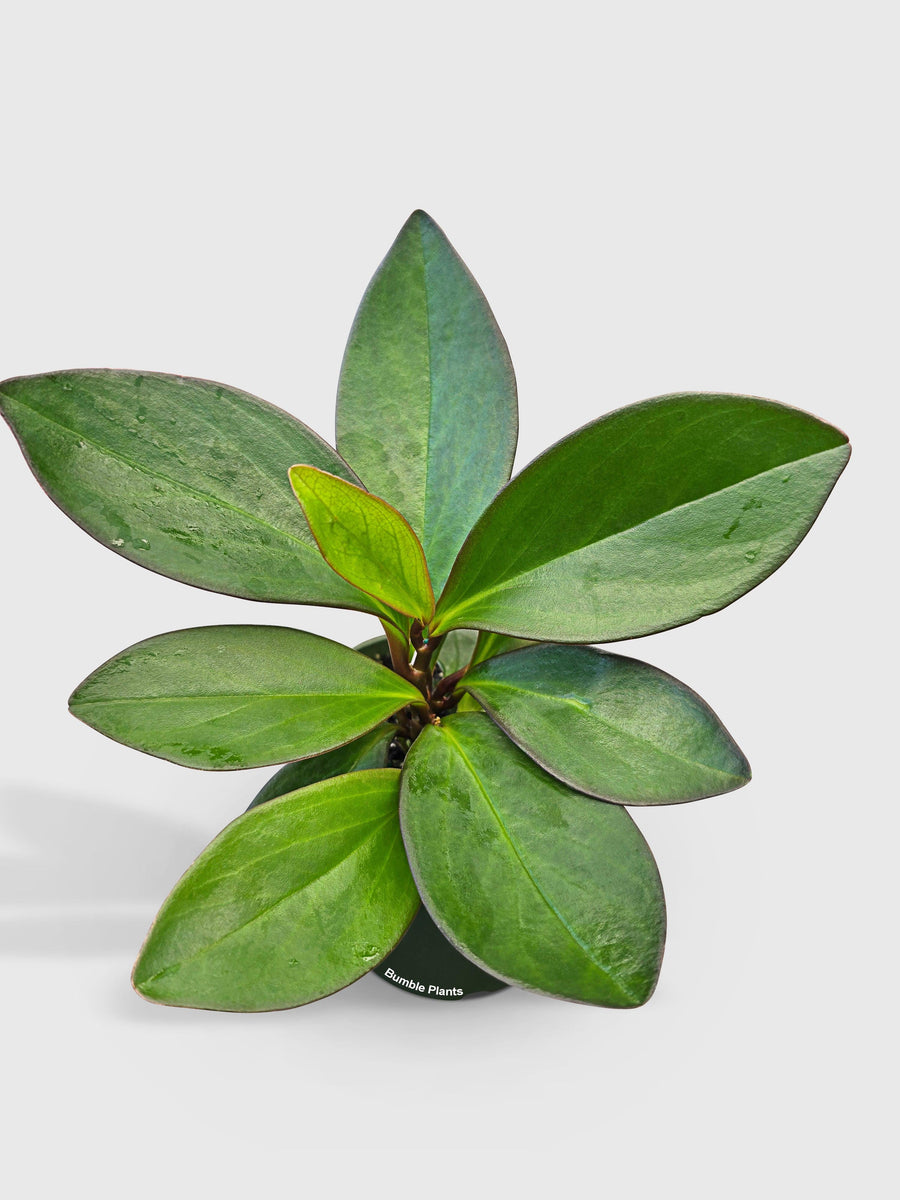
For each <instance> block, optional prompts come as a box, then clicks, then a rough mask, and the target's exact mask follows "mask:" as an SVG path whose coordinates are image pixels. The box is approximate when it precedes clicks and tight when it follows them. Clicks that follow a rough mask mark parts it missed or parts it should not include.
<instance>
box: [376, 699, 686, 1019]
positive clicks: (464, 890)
mask: <svg viewBox="0 0 900 1200" xmlns="http://www.w3.org/2000/svg"><path fill="white" fill-rule="evenodd" d="M400 822H401V825H402V828H403V838H404V841H405V843H406V850H407V854H408V856H409V862H410V866H411V867H412V872H413V875H414V877H415V880H416V885H417V887H418V889H419V894H420V895H421V897H422V899H423V900H424V902H425V904H426V905H427V907H428V909H429V911H430V913H431V915H432V917H433V918H434V920H435V922H436V923H437V925H438V927H439V928H440V929H441V931H442V933H443V934H444V935H445V936H446V937H447V938H448V939H449V940H450V941H451V942H452V943H453V944H454V945H455V946H457V947H458V948H459V949H460V950H461V951H462V953H464V954H465V955H466V956H467V957H468V958H471V959H472V960H473V961H474V962H476V963H478V964H479V965H480V966H482V967H484V968H485V969H486V970H488V971H490V972H491V973H492V974H493V975H497V976H499V977H500V978H501V979H505V980H506V981H507V982H508V983H517V984H519V986H521V987H525V988H529V989H531V990H533V991H538V992H543V993H545V994H547V995H551V996H559V997H561V998H563V999H567V1000H580V1001H582V1002H583V1003H585V1004H598V1005H603V1006H605V1007H609V1008H634V1007H636V1006H637V1005H640V1004H643V1003H644V1002H645V1001H646V1000H647V999H649V997H650V994H651V993H652V991H653V988H654V986H655V984H656V979H657V976H658V975H659V968H660V963H661V961H662V950H663V942H664V939H665V904H664V900H663V893H662V885H661V884H660V880H659V873H658V872H657V870H656V864H655V863H654V861H653V856H652V855H651V853H650V850H649V847H648V846H647V844H646V842H645V841H644V839H643V838H642V837H641V834H640V831H639V830H638V828H637V826H636V825H635V824H634V822H633V821H632V819H631V817H630V816H629V815H628V813H627V812H626V810H625V809H624V808H620V807H618V806H617V805H614V804H603V803H599V802H598V801H596V800H593V799H591V798H590V797H588V796H584V795H582V794H581V793H579V792H574V791H572V790H571V789H570V788H568V787H566V786H565V785H564V784H562V783H560V782H559V781H558V780H556V779H553V778H552V777H551V776H550V775H548V774H547V773H546V772H545V771H542V770H541V768H540V767H538V766H537V765H536V764H535V763H534V762H532V761H531V759H530V758H528V757H527V756H526V755H525V754H523V753H522V751H521V750H519V749H518V748H517V747H516V746H514V745H513V744H512V742H511V741H509V739H508V738H507V737H506V736H505V735H504V734H503V733H502V732H501V731H500V730H499V729H498V728H497V726H496V725H494V724H493V723H492V722H491V721H490V720H489V718H488V717H486V716H484V714H482V713H473V714H468V715H466V716H455V717H449V718H447V720H446V721H445V722H444V723H443V724H442V725H441V726H440V727H436V726H432V727H430V728H429V729H426V730H425V732H424V733H423V734H422V735H421V736H420V737H419V738H418V739H417V741H416V742H415V744H414V746H413V748H412V750H411V751H410V754H409V756H408V758H407V760H406V763H405V765H404V768H403V774H402V781H401V791H400Z"/></svg>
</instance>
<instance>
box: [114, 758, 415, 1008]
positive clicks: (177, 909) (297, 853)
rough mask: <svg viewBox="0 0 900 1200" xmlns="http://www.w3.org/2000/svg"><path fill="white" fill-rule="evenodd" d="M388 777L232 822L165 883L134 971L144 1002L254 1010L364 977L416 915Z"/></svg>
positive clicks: (306, 998)
mask: <svg viewBox="0 0 900 1200" xmlns="http://www.w3.org/2000/svg"><path fill="white" fill-rule="evenodd" d="M397 777H398V772H397V771H392V770H379V771H357V772H355V773H354V774H351V775H339V776H337V777H336V778H335V779H326V780H324V781H322V782H321V783H316V784H313V785H312V786H311V787H308V788H303V789H302V790H301V791H298V792H290V793H289V794H288V795H286V796H282V797H280V798H279V799H277V800H272V801H271V802H270V803H268V804H263V805H261V806H260V807H259V808H254V809H253V810H251V811H250V812H247V813H244V815H243V816H240V817H238V818H237V820H236V821H233V822H232V823H231V824H230V825H229V826H228V827H227V828H226V829H224V830H223V831H222V833H220V834H219V836H218V837H217V838H216V839H215V840H214V841H213V842H211V843H210V845H209V846H207V848H206V849H205V850H204V851H203V853H202V854H201V855H200V857H199V858H198V859H197V860H196V862H195V863H194V864H193V866H192V867H190V869H189V870H188V871H187V873H186V874H185V875H184V876H183V877H182V878H181V880H180V881H179V882H178V883H177V884H176V885H175V888H174V890H173V891H172V893H171V895H170V896H169V897H168V899H167V900H166V902H165V904H163V906H162V908H161V910H160V912H159V915H158V916H157V918H156V921H155V923H154V925H153V926H152V928H151V930H150V933H149V934H148V936H147V940H146V942H145V943H144V947H143V949H142V950H141V954H140V957H139V958H138V961H137V963H136V964H135V968H134V975H133V981H134V986H135V987H136V988H137V990H138V991H139V992H140V993H141V995H143V996H146V997H147V999H148V1000H155V1001H157V1002H158V1003H160V1004H174V1005H178V1006H181V1007H184V1008H216V1009H225V1010H227V1011H231V1012H261V1011H265V1010H268V1009H275V1008H294V1007H295V1006H296V1005H299V1004H308V1003H309V1002H310V1001H311V1000H318V999H319V998H320V997H321V996H327V995H329V994H330V993H331V992H336V991H337V990H338V989H339V988H342V987H346V986H347V984H348V983H352V982H353V981H354V979H359V977H360V976H361V975H364V974H365V973H366V972H367V971H369V970H371V968H372V967H373V966H375V965H376V964H377V963H378V962H380V961H381V959H383V958H384V956H385V954H387V953H388V951H389V950H391V948H392V947H393V946H395V945H396V943H397V942H398V941H399V939H400V937H401V936H402V935H403V932H404V930H405V929H406V927H407V926H408V925H409V923H410V921H411V920H412V918H413V915H414V914H415V911H416V909H417V908H418V905H419V897H418V895H417V894H416V889H415V885H414V883H413V880H412V877H411V875H410V872H409V867H408V865H407V862H406V855H405V854H404V852H403V843H402V841H401V839H400V829H399V824H398V820H397Z"/></svg>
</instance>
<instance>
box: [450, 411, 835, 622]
mask: <svg viewBox="0 0 900 1200" xmlns="http://www.w3.org/2000/svg"><path fill="white" fill-rule="evenodd" d="M849 455H850V447H849V446H848V444H847V438H846V437H845V435H844V434H843V433H841V431H840V430H838V429H835V428H833V427H832V426H831V425H826V424H825V423H824V422H823V421H819V420H817V419H816V418H815V417H811V416H809V415H808V414H807V413H804V412H800V411H799V410H797V409H793V408H787V407H785V406H784V405H781V404H775V403H773V402H772V401H770V400H759V399H755V398H753V397H747V396H719V395H677V396H663V397H661V398H660V399H657V400H647V401H645V402H644V403H642V404H635V405H631V406H630V407H628V408H623V409H620V410H619V411H618V412H614V413H611V414H610V415H609V416H606V417H602V418H601V419H600V420H598V421H594V422H593V423H592V424H590V425H586V426H584V428H583V429H580V430H578V431H577V432H576V433H573V434H571V436H569V437H567V438H565V439H564V440H563V441H561V442H559V443H557V445H556V446H553V447H552V448H551V449H550V450H548V451H546V453H544V454H542V455H541V456H540V457H539V458H537V459H536V460H535V461H534V462H533V463H531V465H530V466H528V467H526V469H525V470H524V471H523V472H522V474H521V475H519V476H517V477H516V479H514V480H513V481H512V483H510V484H509V486H508V487H507V488H505V489H504V490H503V491H502V492H501V493H500V495H499V496H498V497H497V499H496V500H495V501H494V503H493V504H492V505H491V506H490V508H489V509H488V510H487V511H486V512H485V513H484V515H483V516H482V517H481V519H480V520H479V522H478V524H477V525H476V526H475V528H474V529H473V531H472V533H471V534H470V536H469V538H468V539H467V541H466V544H465V546H464V547H463V549H462V550H461V552H460V555H459V558H458V559H457V561H456V564H455V566H454V568H453V571H452V573H451V575H450V579H449V580H448V582H447V586H446V588H445V590H444V594H443V595H442V596H441V599H440V603H439V606H438V612H437V618H436V620H435V623H434V629H433V633H442V632H444V631H446V630H448V629H453V628H456V627H466V628H473V627H474V628H479V629H492V630H496V631H497V632H500V633H508V634H514V635H516V636H519V637H527V638H536V639H538V640H541V641H558V642H608V641H616V640H618V639H620V638H629V637H640V636H642V635H643V634H647V633H654V632H656V631H658V630H661V629H668V628H671V627H672V626H674V625H682V624H684V623H685V622H687V621H693V620H695V619H696V618H697V617H700V616H702V615H703V614H705V613H711V612H715V611H716V610H717V609H720V608H723V607H724V606H725V605H726V604H730V603H731V602H732V601H733V600H736V599H737V598H738V596H741V595H743V593H744V592H746V591H748V590H749V589H750V588H752V587H755V586H756V584H758V583H759V582H760V581H761V580H763V579H765V577H766V576H767V575H769V574H771V572H772V571H774V570H775V569H776V567H778V566H780V565H781V563H783V562H784V560H785V559H786V558H787V557H788V556H789V555H790V554H791V553H792V551H793V550H794V549H795V548H796V546H797V545H798V543H799V542H800V541H801V540H802V538H803V537H804V536H805V534H806V532H807V531H808V529H809V527H810V526H811V525H812V523H813V521H814V520H815V518H816V516H817V515H818V513H819V511H820V509H821V508H822V505H823V504H824V503H825V500H826V499H827V497H828V494H829V492H830V491H831V489H832V487H833V486H834V484H835V481H836V480H837V478H838V476H839V475H840V473H841V471H842V470H843V468H844V465H845V464H846V462H847V459H848V457H849Z"/></svg>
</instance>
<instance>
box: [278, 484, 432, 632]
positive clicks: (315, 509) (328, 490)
mask: <svg viewBox="0 0 900 1200" xmlns="http://www.w3.org/2000/svg"><path fill="white" fill-rule="evenodd" d="M290 478H291V485H292V486H293V489H294V491H295V493H296V495H297V499H298V500H299V501H300V504H301V505H302V506H303V512H304V515H305V516H306V519H307V521H308V522H309V527H310V529H311V530H312V533H313V537H315V539H316V542H317V544H318V546H319V549H320V550H321V552H322V556H323V557H324V558H325V560H326V562H328V563H329V565H330V566H331V567H332V568H333V569H334V570H335V571H337V573H338V574H339V575H341V576H343V578H344V579H346V580H348V581H349V582H350V583H353V584H354V585H355V586H356V587H358V588H360V589H361V590H362V591H364V592H367V593H368V594H369V595H370V596H374V597H375V598H376V599H378V600H380V601H382V602H383V603H384V604H386V605H389V606H390V607H391V608H395V609H397V610H398V611H399V612H401V613H406V615H407V616H410V617H416V618H418V619H419V620H421V621H422V623H423V624H427V622H428V621H430V620H431V617H432V614H433V613H434V592H433V591H432V589H431V580H430V579H429V577H428V567H427V566H426V565H425V555H424V554H423V552H422V547H421V545H420V544H419V539H418V538H417V537H416V535H415V534H414V533H413V531H412V529H411V528H410V526H409V524H408V522H407V521H406V520H405V519H404V518H403V517H402V516H401V515H400V513H398V512H397V510H396V509H395V508H392V507H391V505H390V504H387V503H386V502H385V501H384V500H382V499H381V498H380V497H379V496H373V495H371V494H370V493H369V492H364V491H363V490H362V488H358V487H355V486H354V485H353V484H350V483H345V482H344V480H343V479H338V478H337V477H336V476H334V475H330V474H328V472H326V471H320V470H318V469H317V468H316V467H308V466H306V465H303V464H301V465H298V466H294V467H291V470H290Z"/></svg>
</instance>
